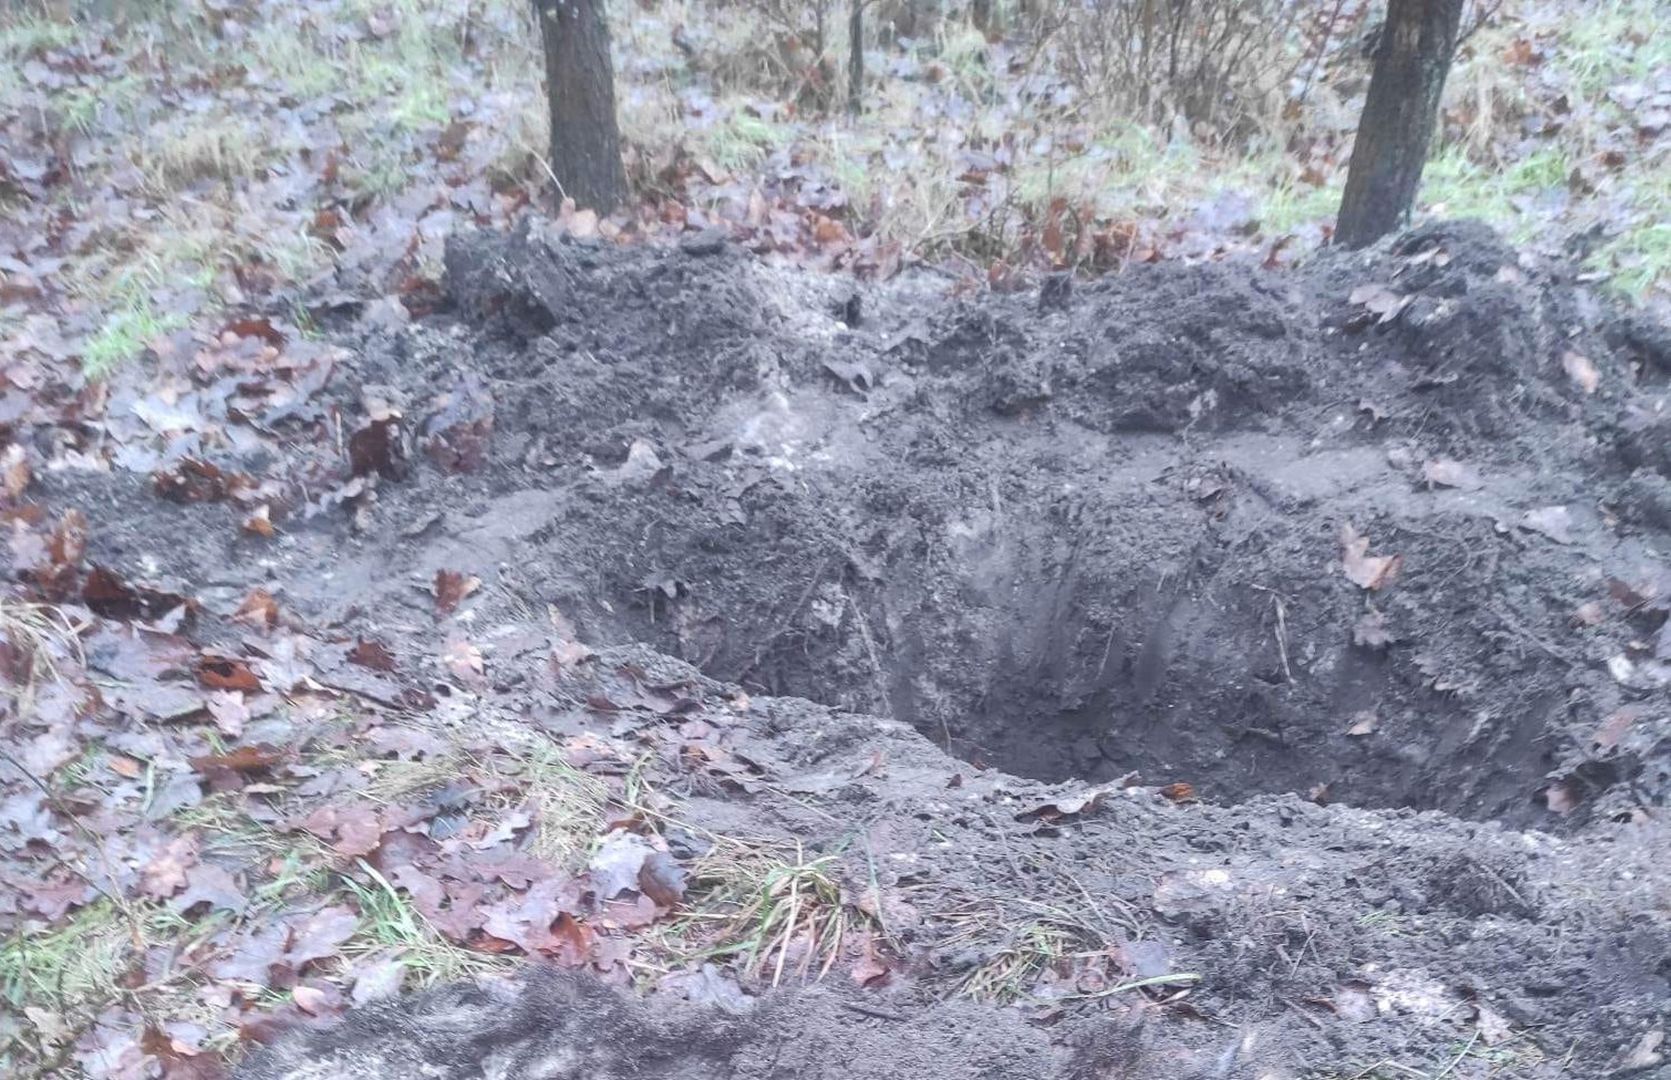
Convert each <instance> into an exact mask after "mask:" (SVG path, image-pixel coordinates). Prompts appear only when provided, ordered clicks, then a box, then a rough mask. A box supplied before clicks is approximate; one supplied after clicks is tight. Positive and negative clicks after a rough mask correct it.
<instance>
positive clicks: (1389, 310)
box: [1346, 283, 1413, 323]
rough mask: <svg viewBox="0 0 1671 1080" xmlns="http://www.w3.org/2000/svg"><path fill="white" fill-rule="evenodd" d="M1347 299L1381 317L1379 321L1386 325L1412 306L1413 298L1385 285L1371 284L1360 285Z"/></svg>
mask: <svg viewBox="0 0 1671 1080" xmlns="http://www.w3.org/2000/svg"><path fill="white" fill-rule="evenodd" d="M1346 299H1347V301H1348V302H1349V303H1352V304H1356V305H1358V306H1360V307H1363V308H1366V309H1368V310H1369V312H1370V313H1371V314H1374V315H1377V316H1379V319H1378V320H1377V321H1379V322H1384V323H1385V322H1391V321H1392V320H1393V319H1396V318H1397V317H1398V314H1399V312H1401V311H1403V310H1404V309H1405V308H1406V307H1409V306H1410V301H1411V300H1412V299H1413V298H1412V297H1409V296H1404V295H1402V294H1401V293H1397V292H1394V291H1393V290H1392V289H1390V288H1388V287H1387V286H1385V285H1381V284H1376V283H1371V284H1367V285H1359V286H1358V287H1357V288H1355V289H1353V290H1352V292H1351V295H1349V296H1348V297H1347V298H1346Z"/></svg>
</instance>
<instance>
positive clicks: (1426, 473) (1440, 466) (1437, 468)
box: [1422, 458, 1483, 491]
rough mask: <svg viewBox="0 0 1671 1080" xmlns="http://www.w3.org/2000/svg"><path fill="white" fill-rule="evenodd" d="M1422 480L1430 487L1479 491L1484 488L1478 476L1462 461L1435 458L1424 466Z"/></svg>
mask: <svg viewBox="0 0 1671 1080" xmlns="http://www.w3.org/2000/svg"><path fill="white" fill-rule="evenodd" d="M1422 478H1423V479H1424V480H1426V481H1427V483H1428V485H1429V486H1430V487H1451V488H1460V489H1462V490H1463V491H1477V490H1479V488H1480V487H1481V486H1483V484H1482V481H1481V480H1480V478H1479V476H1478V474H1476V473H1475V472H1474V470H1473V469H1470V468H1469V467H1468V466H1466V465H1464V464H1462V462H1460V461H1456V460H1453V459H1451V458H1435V459H1433V460H1432V461H1429V462H1428V463H1427V464H1426V465H1423V466H1422Z"/></svg>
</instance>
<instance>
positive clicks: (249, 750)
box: [190, 746, 285, 773]
mask: <svg viewBox="0 0 1671 1080" xmlns="http://www.w3.org/2000/svg"><path fill="white" fill-rule="evenodd" d="M284 754H285V752H284V751H283V750H280V749H278V748H277V747H272V746H240V747H237V748H236V749H234V750H229V751H227V752H226V753H224V754H204V755H202V756H200V757H194V758H192V759H190V760H191V767H192V768H194V769H196V770H197V771H198V772H204V773H206V772H212V771H215V770H226V771H229V772H236V773H251V772H261V771H263V770H265V769H270V768H272V767H273V766H274V765H277V764H278V763H279V762H281V761H283V760H284Z"/></svg>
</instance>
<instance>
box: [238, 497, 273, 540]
mask: <svg viewBox="0 0 1671 1080" xmlns="http://www.w3.org/2000/svg"><path fill="white" fill-rule="evenodd" d="M244 531H245V532H247V533H253V534H255V535H256V536H259V537H262V538H264V539H267V540H271V539H272V538H273V535H274V533H276V532H277V530H276V529H275V528H274V527H273V508H272V507H271V506H270V505H268V504H267V503H262V504H261V505H260V506H258V507H256V508H255V509H254V511H252V512H251V513H250V514H249V516H248V517H246V518H244Z"/></svg>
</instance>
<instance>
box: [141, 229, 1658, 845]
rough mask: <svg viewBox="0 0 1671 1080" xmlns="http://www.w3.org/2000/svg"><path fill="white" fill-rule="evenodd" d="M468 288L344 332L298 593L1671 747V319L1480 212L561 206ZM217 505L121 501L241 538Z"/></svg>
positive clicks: (1416, 752) (904, 691) (1349, 782)
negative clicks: (964, 219)
mask: <svg viewBox="0 0 1671 1080" xmlns="http://www.w3.org/2000/svg"><path fill="white" fill-rule="evenodd" d="M447 292H448V297H449V302H450V304H449V307H448V309H447V310H445V311H444V312H443V313H441V314H440V315H437V316H435V317H432V318H430V319H427V320H425V321H422V322H419V323H416V324H413V325H410V326H405V327H401V328H397V329H394V330H390V329H388V328H387V327H382V326H378V327H371V326H369V325H365V324H362V325H361V326H360V327H359V328H358V329H357V330H355V331H352V333H351V344H352V351H353V353H354V357H353V359H352V361H351V363H350V366H349V371H348V374H347V376H346V377H343V376H339V377H338V379H337V380H336V383H335V384H334V390H333V392H334V393H336V394H337V395H338V399H339V401H340V403H341V405H340V407H341V409H342V412H343V415H344V416H345V418H346V419H345V425H346V427H347V429H348V430H349V431H350V432H354V431H355V430H356V429H357V430H358V431H359V432H366V431H371V430H373V428H374V426H376V425H383V426H382V427H378V428H377V432H378V436H377V439H376V440H373V441H372V442H373V445H374V449H375V450H376V453H374V454H369V455H362V456H361V458H359V459H356V460H355V461H354V462H353V463H352V465H351V466H350V468H351V471H355V472H357V473H359V474H361V478H362V480H364V481H366V483H365V484H364V485H363V486H366V487H374V489H375V490H374V491H372V492H371V493H370V494H357V495H354V496H353V497H352V499H349V500H348V509H350V510H351V511H352V512H353V524H352V525H351V524H350V521H349V520H348V518H349V515H347V514H344V513H342V512H340V511H337V510H332V511H331V512H329V513H315V514H314V516H312V517H308V516H306V515H307V513H308V510H307V508H305V507H302V506H297V507H295V508H294V509H293V510H292V523H291V524H290V525H288V526H287V527H286V534H285V539H284V540H283V541H282V546H281V548H280V551H281V552H282V555H281V559H282V561H283V562H284V563H285V564H286V565H287V566H289V567H291V568H292V569H295V568H298V567H304V566H307V565H309V564H310V563H311V564H314V565H319V566H325V565H329V566H330V567H331V572H330V576H329V578H328V579H323V578H321V579H319V584H318V586H317V587H316V588H310V587H309V586H308V585H307V584H306V583H305V582H306V580H307V575H305V574H294V575H292V578H291V580H292V584H291V586H290V588H291V590H292V594H291V595H290V596H287V597H286V603H289V604H294V605H296V606H298V607H299V608H301V609H303V610H305V611H307V612H308V613H309V615H310V617H313V618H318V619H320V620H321V621H326V622H334V623H335V624H336V625H338V626H340V627H342V628H343V629H344V631H345V632H355V633H361V632H363V633H366V634H376V633H378V632H380V630H381V625H380V624H374V623H373V622H372V621H371V620H370V619H369V618H368V617H367V616H366V614H365V613H366V612H385V613H386V612H388V611H390V610H401V609H405V610H407V611H409V612H411V613H412V614H413V615H414V616H419V615H423V616H427V614H428V612H427V608H426V605H429V604H430V603H432V600H431V598H430V597H429V596H427V595H425V594H423V593H421V592H419V591H418V590H417V589H414V588H413V587H412V586H413V585H414V584H415V583H416V584H427V583H429V582H431V581H433V580H434V579H435V575H436V574H437V573H438V572H441V571H449V572H453V571H456V572H458V573H461V574H464V575H471V576H475V577H478V578H480V579H481V581H483V582H484V583H486V587H484V588H483V589H482V591H481V592H480V593H479V595H477V597H476V598H475V599H473V600H472V601H471V603H472V606H473V609H474V611H475V614H474V616H473V619H474V620H475V622H474V624H473V625H474V626H477V627H482V628H491V627H492V626H493V625H494V621H495V618H496V616H498V615H500V614H504V613H507V612H511V613H518V614H522V615H525V614H526V613H528V612H549V613H551V618H552V619H554V620H555V622H554V623H553V625H554V626H557V627H559V628H561V632H562V633H564V634H572V635H574V636H577V637H578V638H579V639H581V640H584V641H588V642H592V643H595V644H600V645H601V644H610V643H625V642H629V641H642V642H647V643H649V644H652V645H654V646H656V647H657V648H659V649H661V650H663V651H665V652H668V653H672V654H674V655H677V656H679V657H681V658H683V659H685V660H688V661H690V662H691V663H693V664H695V665H697V666H698V667H700V668H701V669H702V670H703V671H705V672H707V673H709V674H711V675H713V676H715V677H717V678H720V679H724V680H728V681H733V682H736V683H739V684H741V685H742V686H744V687H745V688H749V689H751V690H756V691H759V692H762V693H765V694H771V695H796V696H804V697H807V698H811V699H813V700H816V701H821V702H825V703H828V704H833V705H838V706H841V707H844V708H848V709H852V710H855V711H864V712H876V713H881V714H886V715H891V716H893V717H895V718H898V719H901V720H905V721H908V722H909V723H911V724H912V725H913V726H915V727H916V728H917V729H918V730H920V731H921V732H923V733H924V734H925V735H926V736H927V737H929V738H930V739H932V740H933V741H935V742H936V743H939V744H941V745H943V746H945V747H947V748H948V749H950V750H951V751H953V752H954V753H955V754H957V755H958V756H960V757H963V758H965V759H966V760H968V761H970V762H972V763H975V764H978V765H982V766H992V767H996V768H999V769H1002V770H1004V771H1007V772H1010V773H1014V774H1020V775H1025V776H1031V777H1039V778H1046V779H1063V778H1068V777H1080V778H1084V779H1086V780H1089V781H1095V782H1104V781H1117V780H1120V779H1122V778H1129V777H1132V776H1133V775H1134V774H1135V777H1136V778H1137V779H1139V780H1140V781H1141V782H1143V783H1145V784H1188V785H1190V786H1191V788H1192V789H1193V791H1194V792H1195V793H1196V794H1197V795H1198V796H1199V797H1201V798H1203V799H1206V800H1209V801H1217V802H1234V801H1237V800H1240V799H1243V798H1245V797H1248V796H1251V795H1255V794H1259V793H1268V792H1299V793H1302V794H1306V795H1309V796H1310V797H1312V798H1314V799H1316V800H1318V801H1322V802H1329V801H1339V802H1347V803H1352V804H1356V805H1362V806H1387V807H1415V808H1433V809H1441V810H1445V811H1449V812H1452V813H1455V814H1458V815H1461V816H1464V817H1471V818H1478V819H1484V818H1495V819H1502V820H1505V821H1508V822H1512V823H1538V824H1541V825H1544V826H1546V827H1547V826H1552V825H1555V824H1558V823H1559V822H1560V817H1559V816H1558V815H1562V814H1568V815H1570V814H1573V813H1577V814H1579V816H1580V817H1584V816H1588V815H1592V814H1595V813H1603V814H1624V813H1628V812H1630V810H1631V809H1632V807H1634V806H1637V805H1640V804H1644V803H1646V804H1661V803H1662V802H1663V800H1664V797H1665V794H1666V792H1667V790H1671V775H1668V772H1667V755H1666V753H1665V743H1664V742H1663V739H1664V736H1663V726H1664V723H1665V717H1664V716H1663V715H1662V714H1663V712H1664V708H1663V706H1664V701H1665V686H1666V684H1667V681H1668V679H1667V671H1668V669H1667V666H1666V665H1667V661H1668V660H1671V631H1666V630H1664V622H1665V612H1666V600H1665V598H1666V597H1667V596H1668V595H1671V588H1668V587H1667V581H1668V580H1671V578H1668V576H1667V569H1666V566H1665V561H1664V555H1663V553H1664V552H1665V550H1666V548H1667V543H1668V539H1671V538H1668V535H1667V532H1666V527H1667V525H1668V524H1671V497H1668V496H1667V494H1666V493H1667V491H1671V481H1668V480H1667V477H1668V474H1671V462H1668V461H1667V459H1666V457H1665V453H1664V449H1663V448H1664V446H1666V445H1671V438H1667V435H1668V434H1671V432H1668V430H1667V428H1668V426H1671V420H1667V418H1666V417H1667V413H1666V411H1665V408H1664V399H1665V395H1666V382H1667V374H1668V369H1671V359H1668V356H1667V352H1666V350H1665V348H1664V336H1663V332H1662V331H1654V330H1653V328H1651V327H1648V326H1647V325H1646V324H1643V323H1640V322H1638V321H1636V320H1633V319H1631V318H1628V317H1622V316H1618V315H1615V314H1613V313H1611V309H1609V308H1607V307H1606V306H1604V305H1600V304H1598V303H1596V302H1595V301H1594V300H1593V299H1591V298H1590V297H1589V296H1588V295H1587V294H1585V293H1584V292H1582V291H1581V290H1579V289H1578V288H1576V287H1575V286H1573V285H1572V283H1571V282H1570V281H1569V280H1567V279H1566V278H1564V277H1563V276H1562V273H1561V271H1560V270H1559V269H1558V268H1556V269H1540V268H1535V267H1528V266H1526V265H1523V264H1522V262H1521V260H1520V259H1519V258H1518V257H1517V256H1516V254H1515V253H1514V252H1512V251H1511V250H1509V249H1507V248H1506V247H1504V246H1503V245H1502V244H1501V243H1500V242H1499V241H1498V240H1497V239H1496V238H1495V237H1494V236H1492V235H1491V234H1490V233H1489V232H1487V231H1485V230H1483V229H1479V228H1474V227H1470V226H1437V227H1432V228H1428V229H1425V230H1422V231H1418V232H1416V233H1413V234H1411V235H1409V236H1407V237H1405V238H1404V239H1402V240H1401V241H1399V243H1398V244H1397V245H1396V246H1394V247H1393V248H1392V249H1391V250H1384V251H1381V252H1379V253H1376V254H1370V255H1348V254H1343V253H1335V254H1325V255H1323V256H1320V257H1319V258H1318V259H1317V260H1315V261H1314V262H1313V263H1312V264H1311V265H1309V266H1307V267H1304V268H1301V269H1298V270H1286V271H1263V270H1259V269H1256V268H1251V267H1248V266H1242V265H1201V266H1182V265H1163V266H1155V267H1143V268H1140V269H1136V270H1134V271H1132V272H1131V273H1129V274H1126V275H1123V276H1120V277H1117V278H1112V279H1109V280H1105V281H1102V282H1099V283H1095V284H1083V283H1081V284H1080V285H1078V286H1077V287H1069V286H1066V285H1065V284H1064V283H1063V282H1060V281H1057V282H1053V283H1052V284H1051V287H1050V288H1048V289H1045V290H1042V291H1036V292H1031V291H1030V292H1023V293H1019V294H1013V295H1002V296H990V295H989V296H982V297H980V298H978V299H963V300H947V299H945V298H944V296H943V293H944V283H942V282H934V281H927V280H915V281H906V282H903V283H902V282H895V283H892V284H889V285H886V286H876V287H867V288H862V289H859V290H858V291H854V287H853V286H852V285H851V284H844V283H841V282H838V281H836V280H835V279H831V278H823V277H813V276H808V275H801V274H793V273H788V272H783V271H778V270H775V269H772V268H770V267H767V266H765V265H763V264H762V263H760V262H759V261H758V260H756V259H754V258H753V257H751V256H749V255H747V254H746V253H742V252H738V251H734V250H727V249H719V250H715V249H714V248H713V246H711V245H710V246H705V247H701V248H697V249H693V250H674V251H644V250H638V251H615V250H604V249H599V248H595V247H590V246H586V245H583V244H574V243H571V242H569V241H568V240H566V239H563V238H558V237H553V236H550V235H545V234H541V233H539V232H538V230H537V229H536V230H534V231H533V232H523V233H520V234H517V235H514V236H498V235H487V234H482V235H477V236H472V237H465V238H461V239H459V240H456V241H455V242H454V243H453V244H452V246H451V247H450V249H449V254H448V281H447ZM1656 333H1657V334H1658V335H1659V336H1657V337H1656V336H1655V335H1656ZM1574 358H1577V359H1574ZM390 402H393V403H394V408H395V411H396V412H397V413H398V414H399V419H398V420H397V421H393V422H392V423H393V427H392V428H391V427H390V426H389V425H390V424H391V421H390V420H389V419H388V415H389V410H390V408H391V405H390ZM350 445H354V443H353V440H352V439H351V440H350ZM358 445H360V446H362V447H364V446H366V445H367V443H366V441H365V440H363V439H362V440H361V442H360V443H359V444H358ZM438 448H439V450H438ZM372 482H375V483H372ZM339 501H340V500H339ZM187 512H189V513H193V514H199V515H202V516H203V517H202V520H203V521H204V522H205V523H211V524H212V523H213V520H214V519H213V515H214V514H215V513H216V512H218V508H214V507H192V508H189V511H187ZM174 528H175V530H176V531H175V532H174V534H173V535H179V531H178V526H177V525H176V526H174ZM199 532H200V533H201V537H202V538H201V539H200V540H198V541H196V543H197V544H199V545H200V546H199V547H198V548H196V549H192V548H190V547H187V548H185V549H182V548H180V547H179V546H177V545H176V546H173V547H170V545H167V544H162V543H160V542H159V543H156V544H149V543H147V542H146V541H144V540H143V539H134V540H133V541H132V543H133V544H134V545H136V546H138V547H139V548H141V549H145V550H148V551H150V552H151V553H152V554H153V557H154V558H156V559H157V560H158V561H160V562H162V563H163V564H165V565H167V564H170V563H172V564H173V565H174V566H175V567H176V568H177V569H179V570H181V571H182V572H184V571H185V567H186V565H187V562H186V561H187V560H190V561H191V564H192V565H202V560H205V559H212V560H214V561H216V562H218V563H226V564H229V565H236V563H237V560H236V559H229V558H228V556H227V555H226V554H225V553H224V552H209V551H207V550H205V549H204V548H203V547H202V546H201V545H213V544H216V543H224V541H217V540H215V539H214V536H215V530H214V529H212V528H204V529H202V530H199ZM194 535H195V534H194ZM235 542H236V543H246V541H242V540H239V541H235ZM390 566H397V567H401V568H403V569H404V571H405V574H404V575H401V576H394V577H391V575H389V574H388V567H390ZM234 577H236V574H234ZM239 584H240V582H238V581H236V580H234V581H232V582H230V583H229V584H228V587H227V592H228V596H229V597H230V596H231V595H233V594H234V593H235V591H236V587H237V586H238V585H239ZM391 606H392V607H391ZM414 621H415V622H419V621H421V620H420V619H416V618H415V619H414ZM387 622H388V618H387V616H386V615H385V616H384V617H383V618H382V619H381V624H386V623H387ZM1656 642H1657V643H1658V644H1657V645H1656V644H1655V643H1656ZM531 662H537V661H531ZM488 670H489V677H490V678H495V679H501V680H509V682H508V683H507V684H506V685H514V682H515V680H516V679H517V678H521V677H526V672H525V671H521V672H519V671H518V670H517V665H516V664H500V665H499V666H497V667H496V666H495V664H494V663H490V664H489V668H488ZM1656 710H1657V711H1656ZM1620 717H1625V718H1626V720H1624V721H1621V720H1620V719H1619V718H1620ZM1609 725H1612V726H1611V727H1610V726H1609ZM1598 732H1612V733H1613V734H1612V735H1611V736H1609V737H1606V738H1601V739H1598ZM1177 790H1179V791H1182V790H1183V789H1177Z"/></svg>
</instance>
